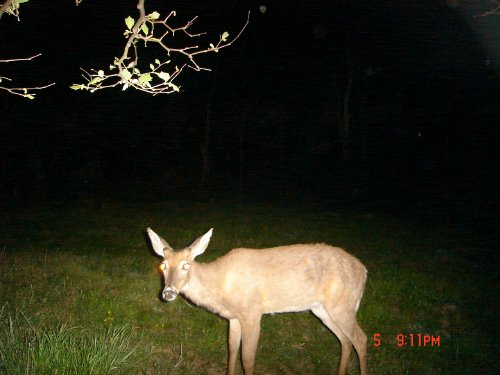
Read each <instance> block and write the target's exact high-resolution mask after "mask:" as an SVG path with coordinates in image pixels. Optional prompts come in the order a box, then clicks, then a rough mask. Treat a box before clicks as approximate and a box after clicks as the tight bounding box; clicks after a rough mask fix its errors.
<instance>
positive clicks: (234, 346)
mask: <svg viewBox="0 0 500 375" xmlns="http://www.w3.org/2000/svg"><path fill="white" fill-rule="evenodd" d="M240 342H241V324H240V322H239V320H238V319H231V320H229V339H228V343H229V345H228V346H229V360H228V365H227V375H234V374H235V372H234V370H235V367H236V358H237V357H238V351H239V350H240Z"/></svg>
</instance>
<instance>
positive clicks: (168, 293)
mask: <svg viewBox="0 0 500 375" xmlns="http://www.w3.org/2000/svg"><path fill="white" fill-rule="evenodd" d="M161 297H162V298H163V299H164V300H165V301H167V302H170V301H173V300H174V299H175V298H176V297H177V291H176V290H175V289H173V288H172V287H169V286H168V287H166V288H165V289H163V292H162V294H161Z"/></svg>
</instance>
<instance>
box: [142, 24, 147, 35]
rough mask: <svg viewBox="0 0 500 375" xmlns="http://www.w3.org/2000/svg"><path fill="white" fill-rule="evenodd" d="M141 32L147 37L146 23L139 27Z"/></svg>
mask: <svg viewBox="0 0 500 375" xmlns="http://www.w3.org/2000/svg"><path fill="white" fill-rule="evenodd" d="M141 31H142V32H143V33H144V35H146V36H147V35H148V34H149V27H148V25H147V24H146V23H143V24H142V26H141Z"/></svg>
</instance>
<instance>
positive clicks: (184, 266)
mask: <svg viewBox="0 0 500 375" xmlns="http://www.w3.org/2000/svg"><path fill="white" fill-rule="evenodd" d="M190 268H191V265H190V264H189V263H184V264H183V265H182V269H183V270H184V271H187V270H188V269H190Z"/></svg>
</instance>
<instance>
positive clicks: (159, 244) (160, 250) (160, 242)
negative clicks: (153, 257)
mask: <svg viewBox="0 0 500 375" xmlns="http://www.w3.org/2000/svg"><path fill="white" fill-rule="evenodd" d="M146 231H147V232H148V236H149V239H150V240H151V245H152V246H153V250H154V251H155V253H156V254H158V255H159V256H161V257H162V258H164V257H165V250H167V251H172V248H171V247H170V245H169V244H168V243H167V241H165V240H164V239H163V238H161V237H160V236H158V235H157V234H156V233H155V232H153V230H152V229H151V228H148V229H147V230H146Z"/></svg>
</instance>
